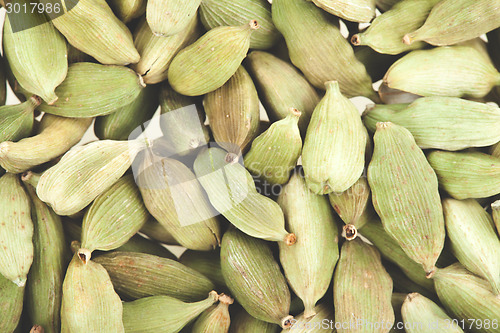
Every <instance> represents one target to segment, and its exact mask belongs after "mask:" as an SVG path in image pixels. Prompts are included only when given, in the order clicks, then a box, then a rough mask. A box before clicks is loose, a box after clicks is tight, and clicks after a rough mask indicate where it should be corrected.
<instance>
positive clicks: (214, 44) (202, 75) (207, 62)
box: [168, 20, 259, 96]
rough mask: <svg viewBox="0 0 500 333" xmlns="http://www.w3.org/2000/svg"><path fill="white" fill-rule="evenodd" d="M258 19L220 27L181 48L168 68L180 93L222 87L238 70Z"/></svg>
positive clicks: (199, 92) (193, 92) (171, 82)
mask: <svg viewBox="0 0 500 333" xmlns="http://www.w3.org/2000/svg"><path fill="white" fill-rule="evenodd" d="M258 28H259V25H258V23H257V21H255V20H252V21H250V23H249V24H246V25H243V26H238V27H217V28H214V29H211V30H210V31H208V32H207V33H206V34H204V35H203V36H201V37H200V38H199V39H198V40H197V41H196V42H194V43H193V44H191V45H190V46H188V47H186V48H184V49H183V50H182V51H181V52H179V53H178V54H177V55H176V56H175V58H174V60H172V63H171V64H170V67H169V69H168V82H169V83H170V85H171V86H172V88H174V90H176V91H177V92H178V93H180V94H183V95H187V96H197V95H203V94H206V93H209V92H211V91H214V90H215V89H217V88H219V87H221V86H222V85H223V84H224V83H226V81H227V80H229V79H230V78H231V76H233V74H234V73H235V72H236V71H237V70H238V67H239V66H240V64H241V62H242V61H243V59H244V58H245V56H246V55H247V52H248V48H249V47H250V35H251V34H252V32H253V31H255V30H257V29H258Z"/></svg>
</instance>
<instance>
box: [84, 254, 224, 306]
mask: <svg viewBox="0 0 500 333" xmlns="http://www.w3.org/2000/svg"><path fill="white" fill-rule="evenodd" d="M92 260H93V261H95V262H96V263H99V264H101V265H102V266H104V268H106V270H107V271H108V273H109V276H110V278H111V281H112V282H113V286H114V288H115V290H116V292H117V293H118V294H120V295H121V296H122V297H123V298H125V299H138V298H141V297H147V296H157V295H166V296H170V297H175V298H177V299H179V300H181V301H186V302H194V301H199V300H201V299H203V298H204V297H205V296H206V295H207V292H208V291H210V290H212V289H214V285H213V283H212V282H210V280H209V279H208V278H206V277H205V276H203V275H202V274H201V273H198V272H197V271H195V270H194V269H191V268H189V267H187V266H184V265H182V264H180V263H178V262H177V261H175V260H171V259H167V258H162V257H158V256H154V255H151V254H145V253H137V252H118V251H113V252H109V253H105V254H103V255H99V256H97V257H95V258H94V259H92ZM207 290H208V291H207Z"/></svg>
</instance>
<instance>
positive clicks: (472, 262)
mask: <svg viewBox="0 0 500 333" xmlns="http://www.w3.org/2000/svg"><path fill="white" fill-rule="evenodd" d="M443 211H444V219H445V223H446V230H447V235H448V237H449V238H450V240H451V247H452V250H453V253H454V255H455V256H456V257H457V259H458V260H459V261H460V263H461V264H462V265H463V266H464V267H465V268H467V269H468V270H469V271H471V272H473V273H475V274H477V275H479V276H481V277H483V278H485V279H486V280H488V282H489V283H490V284H491V287H492V289H493V292H494V293H495V294H499V293H500V240H499V239H498V236H497V235H496V232H495V227H494V225H493V221H492V219H491V216H490V214H488V213H487V212H486V211H485V210H484V209H483V207H481V205H480V204H479V203H478V202H477V201H476V200H473V199H468V200H463V201H459V200H455V199H449V198H446V199H444V200H443Z"/></svg>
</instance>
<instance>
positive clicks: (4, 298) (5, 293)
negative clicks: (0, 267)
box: [0, 274, 24, 332]
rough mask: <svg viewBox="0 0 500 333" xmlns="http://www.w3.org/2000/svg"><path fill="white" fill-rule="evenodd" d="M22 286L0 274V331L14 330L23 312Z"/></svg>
mask: <svg viewBox="0 0 500 333" xmlns="http://www.w3.org/2000/svg"><path fill="white" fill-rule="evenodd" d="M23 298H24V287H19V286H16V285H15V284H14V283H12V281H10V280H9V279H7V278H5V277H3V275H2V274H0V311H1V315H0V318H1V319H2V320H0V331H1V332H14V330H15V329H16V326H17V325H18V323H20V319H21V313H22V312H23Z"/></svg>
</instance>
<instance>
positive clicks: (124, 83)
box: [37, 0, 145, 118]
mask: <svg viewBox="0 0 500 333" xmlns="http://www.w3.org/2000/svg"><path fill="white" fill-rule="evenodd" d="M83 1H85V0H83ZM79 3H81V1H80V2H79ZM73 10H74V9H73ZM73 10H72V11H71V12H73ZM65 15H66V14H65ZM65 15H63V16H65ZM144 87H145V85H144V82H143V81H142V77H141V76H139V75H137V74H136V73H135V72H134V71H133V70H131V69H129V68H126V67H123V66H105V65H99V64H93V63H90V62H81V63H75V64H72V65H70V66H69V68H68V75H67V77H66V79H65V80H64V81H63V83H62V84H61V85H60V86H58V87H57V88H56V94H57V96H59V99H58V100H57V102H55V103H54V104H52V105H48V104H45V103H42V104H41V105H40V106H39V107H38V108H37V109H38V110H39V111H41V112H46V113H51V114H55V115H58V116H63V117H75V118H88V117H95V116H104V115H107V114H110V113H113V112H115V111H117V110H119V108H121V107H124V106H126V105H128V104H130V103H132V102H134V100H135V99H136V98H137V96H138V95H139V94H140V92H141V90H142V89H143V88H144ZM96 96H98V97H99V98H96Z"/></svg>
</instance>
